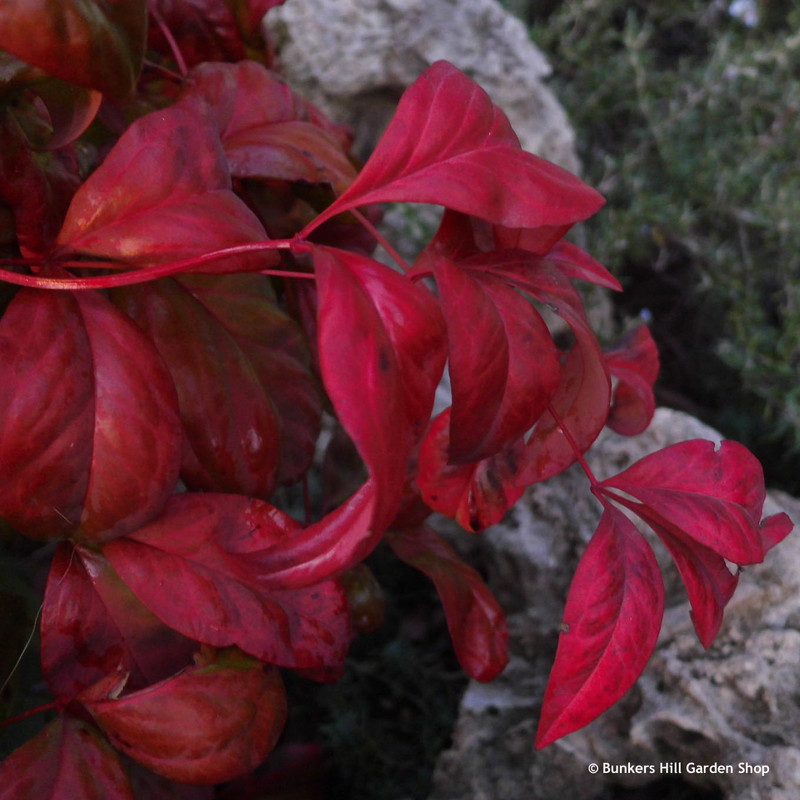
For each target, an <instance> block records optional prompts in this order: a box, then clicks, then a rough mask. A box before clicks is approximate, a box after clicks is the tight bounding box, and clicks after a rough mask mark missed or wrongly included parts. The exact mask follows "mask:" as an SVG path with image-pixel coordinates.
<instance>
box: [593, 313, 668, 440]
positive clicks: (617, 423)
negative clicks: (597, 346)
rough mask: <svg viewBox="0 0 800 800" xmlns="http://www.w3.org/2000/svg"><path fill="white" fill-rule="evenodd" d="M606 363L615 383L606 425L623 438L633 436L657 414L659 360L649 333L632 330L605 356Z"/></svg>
mask: <svg viewBox="0 0 800 800" xmlns="http://www.w3.org/2000/svg"><path fill="white" fill-rule="evenodd" d="M605 359H606V364H608V368H609V370H610V372H611V374H612V375H613V376H614V377H615V378H617V380H618V383H617V386H616V388H615V389H614V397H613V401H612V403H611V412H610V413H609V415H608V420H607V421H606V424H607V425H608V427H609V428H611V429H612V430H614V431H616V432H617V433H621V434H622V435H623V436H636V435H638V434H640V433H642V432H643V431H644V430H645V429H646V428H647V426H648V425H649V424H650V420H652V419H653V414H654V413H655V410H656V399H655V396H654V394H653V384H654V383H655V382H656V378H657V377H658V369H659V360H658V348H657V347H656V343H655V342H654V341H653V337H652V336H651V335H650V330H649V329H648V328H647V326H646V325H640V326H639V327H638V328H635V329H634V330H632V331H631V332H630V333H629V334H628V335H627V336H626V337H625V338H624V339H623V340H622V341H621V342H620V343H619V344H617V345H616V347H614V348H613V349H611V350H607V351H606V352H605Z"/></svg>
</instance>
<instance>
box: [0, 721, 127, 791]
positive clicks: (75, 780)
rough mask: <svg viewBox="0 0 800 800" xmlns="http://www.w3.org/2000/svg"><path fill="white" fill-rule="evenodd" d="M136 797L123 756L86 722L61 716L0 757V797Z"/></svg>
mask: <svg viewBox="0 0 800 800" xmlns="http://www.w3.org/2000/svg"><path fill="white" fill-rule="evenodd" d="M34 797H35V798H36V800H61V798H69V800H108V798H111V797H113V798H114V800H134V796H133V793H132V792H131V787H130V784H129V783H128V778H127V776H126V775H125V771H124V770H123V768H122V764H121V763H120V761H119V757H118V756H117V754H116V753H115V752H114V750H113V749H112V748H111V746H110V745H109V744H108V742H107V741H106V740H105V739H104V738H103V737H102V736H101V734H100V733H99V732H98V731H97V729H96V728H94V727H93V726H91V725H88V724H87V723H86V722H83V721H81V720H78V719H75V718H74V717H67V716H61V717H58V718H57V719H55V720H53V722H51V723H50V724H49V725H47V726H46V727H45V728H43V729H42V730H41V732H40V733H39V734H38V735H37V736H35V737H34V738H33V739H31V740H30V741H28V742H26V743H25V744H24V745H22V747H20V748H18V749H17V750H15V751H14V752H13V753H12V754H11V755H10V756H9V757H8V758H7V759H5V761H3V762H2V763H0V800H32V798H34Z"/></svg>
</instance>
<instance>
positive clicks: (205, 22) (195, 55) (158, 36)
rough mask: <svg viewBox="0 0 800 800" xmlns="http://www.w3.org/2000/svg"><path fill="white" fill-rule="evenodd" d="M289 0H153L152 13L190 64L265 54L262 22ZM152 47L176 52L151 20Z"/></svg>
mask: <svg viewBox="0 0 800 800" xmlns="http://www.w3.org/2000/svg"><path fill="white" fill-rule="evenodd" d="M283 2H285V0H149V2H148V7H149V8H150V11H151V14H155V13H156V12H157V13H158V15H159V17H160V18H161V20H163V22H164V23H165V25H166V26H167V28H168V29H169V30H170V32H171V34H172V36H173V38H174V39H175V41H176V43H177V45H178V48H179V49H180V51H181V55H182V56H183V60H184V62H185V63H186V64H188V65H189V66H192V65H193V64H198V63H200V62H201V61H241V60H242V59H243V58H255V57H263V52H262V51H263V50H264V41H263V39H262V36H261V33H262V25H261V23H262V21H263V19H264V15H265V14H266V13H267V11H268V10H269V9H270V8H274V7H275V6H279V5H281V4H282V3H283ZM148 42H149V45H150V47H152V48H153V49H155V50H158V51H159V52H160V53H162V54H163V55H167V56H169V55H172V50H171V48H170V46H169V43H168V42H167V41H166V38H165V37H164V34H163V32H162V30H161V28H160V26H159V25H157V24H154V23H152V22H151V25H150V28H149V31H148Z"/></svg>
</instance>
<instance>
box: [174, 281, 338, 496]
mask: <svg viewBox="0 0 800 800" xmlns="http://www.w3.org/2000/svg"><path fill="white" fill-rule="evenodd" d="M180 282H181V284H182V285H183V286H184V287H185V288H186V289H187V290H188V291H189V292H190V293H191V295H192V296H193V297H194V298H195V299H196V300H197V301H198V302H199V303H201V304H202V305H203V306H204V307H205V308H206V309H207V310H208V312H209V313H210V314H211V315H212V316H213V317H214V319H216V321H217V322H218V323H219V324H220V325H222V326H223V327H224V328H225V330H226V331H227V332H229V333H230V335H231V336H232V337H233V338H234V340H235V341H236V344H237V345H238V347H239V349H240V350H241V351H242V353H243V354H244V356H245V357H246V358H247V360H248V361H249V362H250V364H251V365H252V367H253V370H254V372H255V373H256V376H257V377H258V380H259V382H260V384H261V386H262V387H263V389H264V391H265V392H266V394H267V396H268V398H269V401H270V403H271V404H272V407H273V408H274V409H275V412H276V414H277V415H278V422H279V431H278V434H279V440H280V444H279V455H280V459H279V463H278V482H279V483H281V484H291V483H295V482H296V481H298V480H300V479H301V478H302V476H303V475H304V474H305V472H306V470H307V469H308V468H309V466H310V464H311V460H312V458H313V456H314V448H315V445H316V441H317V437H318V435H319V430H320V425H321V414H322V397H321V391H320V387H319V381H318V379H317V378H316V376H314V375H313V374H312V372H311V353H310V350H309V345H308V342H307V341H306V338H305V336H304V335H303V332H302V330H301V329H300V327H299V325H298V324H297V323H296V322H294V320H293V319H292V318H291V317H289V316H288V315H287V314H286V313H284V312H283V311H281V309H280V308H279V307H278V304H277V302H276V300H275V296H274V293H273V292H272V289H271V288H270V283H269V279H268V278H266V277H264V276H261V275H225V276H222V275H218V276H200V275H193V276H188V275H184V276H182V277H181V278H180Z"/></svg>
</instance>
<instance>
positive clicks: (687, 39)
mask: <svg viewBox="0 0 800 800" xmlns="http://www.w3.org/2000/svg"><path fill="white" fill-rule="evenodd" d="M506 5H507V6H508V7H509V8H510V9H511V10H512V11H514V12H515V13H517V14H519V15H520V16H521V17H522V18H523V19H525V20H526V22H527V23H528V24H529V25H530V29H531V35H532V37H533V39H534V41H535V42H536V44H537V45H538V46H539V47H540V48H541V49H542V50H543V51H544V52H545V53H546V55H547V57H548V58H549V60H550V62H551V64H552V65H553V68H554V75H553V78H552V80H551V82H550V84H551V86H552V88H553V89H554V91H555V93H556V96H557V97H558V98H559V100H560V101H561V102H562V104H563V105H564V106H565V107H566V109H567V112H568V114H569V116H570V118H571V120H572V122H573V124H574V126H575V128H576V133H577V139H578V143H579V151H580V152H579V154H580V156H581V159H582V163H583V165H584V168H585V174H584V177H585V178H586V180H587V181H588V182H589V183H590V184H592V185H594V186H597V187H598V188H599V189H600V190H601V191H602V192H603V193H604V194H605V195H606V197H607V198H608V201H609V202H608V206H607V207H606V209H604V211H603V212H601V213H600V214H599V215H597V217H595V218H594V219H593V220H591V221H590V223H589V231H588V241H589V243H590V245H589V249H590V251H591V252H592V254H593V255H595V256H596V257H597V258H599V259H600V260H601V261H603V262H604V263H605V264H606V265H607V266H608V267H609V268H610V269H611V271H612V272H614V274H616V275H617V276H618V277H620V279H621V280H622V281H623V284H624V286H625V294H624V296H622V297H620V298H618V299H617V305H616V310H617V313H618V315H619V316H620V318H622V319H624V318H626V317H631V316H637V315H642V316H644V317H645V318H647V319H649V320H650V321H651V326H652V331H653V334H654V336H655V338H656V340H657V341H658V344H659V349H660V352H661V356H662V362H663V367H662V378H661V380H660V384H659V395H660V396H659V399H660V401H661V403H662V404H664V405H669V406H672V407H677V408H682V409H684V410H687V411H689V412H691V413H694V414H695V415H696V416H699V417H701V418H702V419H704V420H705V421H707V422H709V423H710V424H712V425H714V426H715V427H717V428H718V429H720V430H721V431H722V432H723V433H724V434H725V435H727V436H729V437H731V438H735V439H738V440H739V441H742V442H743V443H744V444H746V445H748V446H749V447H750V448H751V449H753V450H754V451H755V452H756V453H757V454H758V455H759V457H760V458H761V460H762V461H763V463H764V465H765V470H766V471H767V478H768V483H769V484H771V485H773V486H780V487H782V488H784V489H787V490H789V491H791V492H793V493H797V492H798V491H800V469H798V467H799V466H800V457H799V456H800V381H798V380H797V376H798V367H800V161H799V160H798V141H800V122H799V120H800V33H799V32H798V31H799V30H800V8H798V7H797V5H796V4H794V3H790V2H782V0H773V1H772V2H759V3H757V2H755V0H753V2H752V3H746V2H741V1H740V2H738V3H734V4H729V3H728V2H710V3H709V2H707V0H706V1H703V0H681V1H680V2H674V1H673V0H655V1H653V0H649V1H648V2H622V1H621V0H573V1H569V0H565V1H564V2H530V1H529V0H524V1H523V2H519V1H517V2H514V0H507V2H506ZM732 12H734V13H732Z"/></svg>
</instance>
